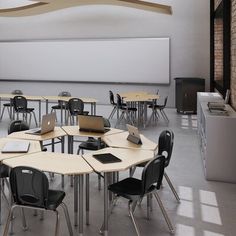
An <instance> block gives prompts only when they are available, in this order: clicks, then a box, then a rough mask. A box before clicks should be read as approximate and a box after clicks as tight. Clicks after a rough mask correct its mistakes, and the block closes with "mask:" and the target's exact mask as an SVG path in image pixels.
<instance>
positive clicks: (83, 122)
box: [78, 115, 110, 133]
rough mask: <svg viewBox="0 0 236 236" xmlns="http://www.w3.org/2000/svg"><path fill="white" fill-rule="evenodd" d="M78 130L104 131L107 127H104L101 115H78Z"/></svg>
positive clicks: (107, 129)
mask: <svg viewBox="0 0 236 236" xmlns="http://www.w3.org/2000/svg"><path fill="white" fill-rule="evenodd" d="M78 120H79V130H80V131H84V132H95V133H106V132H107V131H109V130H110V129H109V128H105V127H104V121H103V117H102V116H92V115H89V116H85V115H79V116H78Z"/></svg>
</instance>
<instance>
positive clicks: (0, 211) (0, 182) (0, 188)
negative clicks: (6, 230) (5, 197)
mask: <svg viewBox="0 0 236 236" xmlns="http://www.w3.org/2000/svg"><path fill="white" fill-rule="evenodd" d="M1 224H2V179H0V225H1Z"/></svg>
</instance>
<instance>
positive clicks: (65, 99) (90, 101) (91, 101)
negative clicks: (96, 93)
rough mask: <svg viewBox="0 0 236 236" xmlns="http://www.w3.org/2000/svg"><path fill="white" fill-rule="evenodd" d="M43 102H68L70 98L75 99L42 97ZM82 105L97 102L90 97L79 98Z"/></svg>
mask: <svg viewBox="0 0 236 236" xmlns="http://www.w3.org/2000/svg"><path fill="white" fill-rule="evenodd" d="M43 98H44V99H45V100H51V101H58V100H59V101H64V102H68V101H69V100H70V99H71V98H76V97H74V96H71V97H66V96H43ZM79 99H81V100H82V101H83V102H84V103H97V102H98V100H97V99H95V98H90V97H82V98H81V97H79Z"/></svg>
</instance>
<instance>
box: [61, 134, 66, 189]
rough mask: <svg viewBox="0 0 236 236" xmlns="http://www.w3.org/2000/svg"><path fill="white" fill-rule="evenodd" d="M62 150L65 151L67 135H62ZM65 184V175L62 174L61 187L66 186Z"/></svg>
mask: <svg viewBox="0 0 236 236" xmlns="http://www.w3.org/2000/svg"><path fill="white" fill-rule="evenodd" d="M61 152H62V153H64V152H65V137H64V136H62V137H61ZM64 186H65V178H64V175H61V187H62V188H64Z"/></svg>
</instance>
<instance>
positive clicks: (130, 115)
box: [115, 94, 137, 127]
mask: <svg viewBox="0 0 236 236" xmlns="http://www.w3.org/2000/svg"><path fill="white" fill-rule="evenodd" d="M117 109H118V112H119V111H121V114H120V116H119V119H118V120H117V122H116V125H115V127H116V126H117V125H119V124H120V122H121V121H122V120H125V122H126V123H130V124H132V125H133V124H134V118H135V113H136V112H137V108H136V107H128V106H127V105H124V103H123V102H122V99H121V96H120V95H119V94H117Z"/></svg>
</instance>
